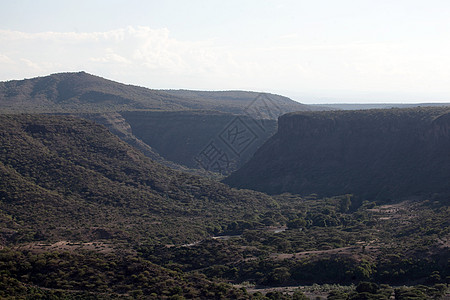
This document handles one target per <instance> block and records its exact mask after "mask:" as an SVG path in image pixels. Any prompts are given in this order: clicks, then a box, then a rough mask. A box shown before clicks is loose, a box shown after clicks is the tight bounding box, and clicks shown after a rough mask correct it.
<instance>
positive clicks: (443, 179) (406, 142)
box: [225, 107, 450, 200]
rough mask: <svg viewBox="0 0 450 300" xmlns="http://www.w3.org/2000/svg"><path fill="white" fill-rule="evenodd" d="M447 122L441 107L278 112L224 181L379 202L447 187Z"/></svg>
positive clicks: (448, 111) (448, 114) (262, 188)
mask: <svg viewBox="0 0 450 300" xmlns="http://www.w3.org/2000/svg"><path fill="white" fill-rule="evenodd" d="M449 126H450V108H448V107H447V108H415V109H389V110H367V111H335V112H313V113H310V112H299V113H291V114H286V115H283V116H282V117H280V118H279V123H278V132H277V133H276V134H275V135H274V136H273V137H272V138H271V139H270V140H268V141H267V142H266V143H265V144H264V145H263V146H262V147H261V148H260V149H259V150H258V151H257V152H256V153H255V155H254V157H253V158H252V159H251V160H250V161H249V162H248V163H247V164H245V165H244V166H243V167H242V168H241V169H239V170H238V171H236V172H235V173H233V174H232V175H231V176H229V177H228V178H226V180H225V182H227V183H228V184H230V185H232V186H235V187H245V188H251V189H256V190H260V191H264V192H268V193H271V194H277V193H283V192H291V193H299V194H310V193H317V194H320V195H336V194H345V193H352V194H357V195H360V196H362V197H365V198H368V199H380V200H389V199H391V198H394V197H403V196H411V195H422V194H430V193H444V192H450V137H449Z"/></svg>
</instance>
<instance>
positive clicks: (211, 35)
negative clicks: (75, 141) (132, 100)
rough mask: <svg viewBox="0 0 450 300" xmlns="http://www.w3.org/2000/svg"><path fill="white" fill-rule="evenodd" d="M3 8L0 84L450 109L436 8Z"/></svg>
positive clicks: (428, 4)
mask: <svg viewBox="0 0 450 300" xmlns="http://www.w3.org/2000/svg"><path fill="white" fill-rule="evenodd" d="M0 1H1V2H0V3H1V5H0V8H1V9H0V81H5V80H11V79H24V78H31V77H36V76H44V75H48V74H51V73H58V72H69V71H81V70H83V71H86V72H89V73H92V74H95V75H99V76H102V77H105V78H108V79H112V80H115V81H120V82H125V83H129V84H135V85H141V86H145V87H149V88H155V89H195V90H252V91H265V92H271V93H277V94H282V95H285V96H288V97H290V98H292V99H294V100H297V101H299V102H303V103H386V102H392V103H425V102H446V103H449V102H450V56H449V55H448V53H450V39H449V38H448V37H449V36H450V17H449V11H450V2H448V1H444V0H429V1H417V0H412V1H406V0H397V1H369V0H360V1H351V0H342V1H334V0H318V1H298V0H285V1H275V0H260V1H256V0H247V1H237V0H230V1H218V0H209V1H202V0H192V1H174V0H168V1H139V0H127V1H123V0H111V1H106V0H101V1H92V0H90V1H87V0H77V1H73V0H68V1H55V0H41V1H31V0H21V1H6V0H0Z"/></svg>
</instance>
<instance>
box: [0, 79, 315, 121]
mask: <svg viewBox="0 0 450 300" xmlns="http://www.w3.org/2000/svg"><path fill="white" fill-rule="evenodd" d="M228 93H230V94H231V95H232V97H224V96H223V95H224V94H225V95H227V94H228ZM260 95H262V96H260ZM190 109H207V110H217V111H222V112H227V113H237V114H247V115H250V116H252V117H254V118H257V119H261V118H264V119H265V118H271V119H276V118H277V117H278V116H279V115H281V114H282V113H286V112H292V111H298V110H309V109H310V108H309V106H307V105H304V104H300V103H298V102H295V101H293V100H291V99H289V98H286V97H282V96H278V95H271V94H259V93H254V92H243V91H236V92H190V91H183V92H176V91H162V90H152V89H148V88H144V87H138V86H133V85H126V84H122V83H119V82H114V81H111V80H107V79H104V78H101V77H98V76H94V75H91V74H88V73H85V72H78V73H57V74H52V75H49V76H44V77H36V78H32V79H25V80H12V81H7V82H0V112H1V111H4V112H29V113H36V112H47V113H48V112H52V113H55V112H58V113H67V112H72V113H92V112H117V111H129V110H165V111H167V110H170V111H174V110H190Z"/></svg>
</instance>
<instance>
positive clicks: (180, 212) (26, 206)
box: [0, 115, 271, 243]
mask: <svg viewBox="0 0 450 300" xmlns="http://www.w3.org/2000/svg"><path fill="white" fill-rule="evenodd" d="M0 144H1V145H2V146H1V148H0V149H1V152H0V170H1V172H0V176H1V180H0V200H1V202H0V209H1V217H0V220H1V223H2V225H3V226H2V228H3V229H2V235H1V236H2V237H1V240H3V241H4V242H6V243H11V242H14V243H16V242H23V241H32V240H35V239H37V240H40V239H43V240H59V239H78V240H80V239H83V240H87V241H89V240H92V239H96V238H98V237H99V235H100V236H102V237H109V238H113V237H114V238H117V239H119V240H128V241H135V242H137V241H139V240H147V239H154V240H155V241H157V240H164V241H165V242H167V243H170V242H173V241H178V242H187V241H190V240H192V239H198V238H200V237H203V236H206V235H208V234H210V233H209V232H213V231H214V230H216V231H217V230H218V231H220V230H221V226H226V225H227V222H231V221H232V220H236V219H240V218H242V215H243V214H245V213H250V214H251V213H252V211H254V208H255V207H258V206H262V207H264V206H266V205H269V206H270V205H271V200H270V198H268V197H267V196H265V195H263V194H259V193H256V192H250V191H242V192H239V191H236V190H232V189H230V188H228V187H227V186H225V185H224V184H221V183H218V182H215V181H213V180H208V179H203V178H201V177H196V176H192V175H187V174H183V173H180V172H177V171H173V170H171V169H169V168H166V167H163V166H162V165H160V164H158V163H155V162H153V161H151V160H149V159H148V158H146V157H145V156H144V155H143V154H141V153H140V152H138V151H136V150H134V149H133V148H131V147H130V146H128V145H127V144H125V143H123V142H121V141H120V140H119V139H118V138H117V137H115V136H114V135H112V134H111V133H110V132H108V131H107V130H106V129H105V128H104V127H101V126H98V125H95V124H94V123H92V122H87V121H83V120H80V119H74V118H70V117H50V116H30V115H16V116H12V115H9V116H8V115H6V116H5V115H4V116H2V117H1V119H0ZM236 208H239V209H238V210H236ZM245 210H247V211H245ZM8 220H10V221H8ZM181 220H184V221H182V222H183V223H184V224H186V226H188V228H189V229H187V230H185V231H183V232H180V231H179V228H178V225H177V224H179V222H180V221H181ZM61 226H63V228H64V230H62V229H61Z"/></svg>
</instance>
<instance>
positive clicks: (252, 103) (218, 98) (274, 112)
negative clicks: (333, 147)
mask: <svg viewBox="0 0 450 300" xmlns="http://www.w3.org/2000/svg"><path fill="white" fill-rule="evenodd" d="M164 92H166V93H168V94H170V95H174V96H177V97H183V98H188V99H193V100H194V99H195V100H203V101H205V102H212V103H213V105H214V109H216V110H219V111H223V112H230V113H236V114H242V113H243V112H244V113H245V114H248V115H250V116H252V117H254V118H257V119H276V118H277V117H279V116H280V115H282V114H285V113H288V112H294V111H312V110H324V107H319V106H310V105H306V104H301V103H298V102H296V101H293V100H292V99H290V98H288V97H284V96H280V95H275V94H269V93H257V92H246V91H192V90H164Z"/></svg>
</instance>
